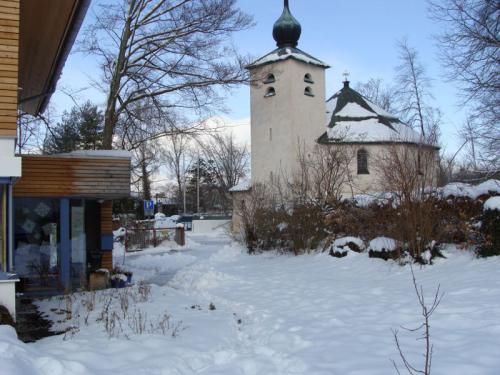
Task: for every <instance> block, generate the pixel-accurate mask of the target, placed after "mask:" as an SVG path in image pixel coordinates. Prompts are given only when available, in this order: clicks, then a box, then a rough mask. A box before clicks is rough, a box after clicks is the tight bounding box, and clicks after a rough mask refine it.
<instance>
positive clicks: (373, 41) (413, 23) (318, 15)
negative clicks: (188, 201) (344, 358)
mask: <svg viewBox="0 0 500 375" xmlns="http://www.w3.org/2000/svg"><path fill="white" fill-rule="evenodd" d="M96 3H97V1H95V0H94V5H95V4H96ZM238 3H239V6H240V7H241V8H242V9H243V10H244V11H246V12H247V13H249V14H251V15H253V17H254V19H255V22H256V25H255V26H254V27H253V28H252V29H250V30H246V31H243V32H240V33H238V34H236V35H234V43H235V45H236V46H238V48H239V50H240V52H241V53H245V54H250V55H253V56H255V57H259V56H262V55H264V54H266V53H267V52H270V51H271V50H273V49H274V48H275V43H274V40H273V38H272V26H273V24H274V22H275V21H276V19H277V18H278V17H279V16H280V14H281V11H282V9H283V1H282V0H239V1H238ZM290 7H291V11H292V13H293V14H294V16H295V17H296V18H297V19H298V20H299V21H300V23H301V24H302V36H301V39H300V42H299V48H301V49H302V50H304V51H305V52H307V53H309V54H311V55H313V56H315V57H317V58H319V59H321V60H323V61H325V62H327V63H328V64H330V65H331V68H330V69H329V70H328V71H327V73H326V76H327V86H326V87H327V89H326V90H327V92H326V95H327V97H329V96H330V95H332V94H333V93H335V92H336V91H337V90H338V89H339V88H340V87H341V81H342V79H343V77H342V73H343V72H344V71H345V70H348V71H349V72H350V80H351V81H352V82H353V83H354V84H355V83H356V82H358V81H366V80H368V79H370V78H381V79H383V80H384V81H386V82H388V83H389V82H391V81H392V80H393V78H394V75H395V71H394V68H395V66H397V65H398V57H397V56H398V52H397V49H396V42H397V40H399V39H401V38H403V37H406V38H407V39H408V41H409V43H410V45H411V46H413V47H414V48H416V49H417V50H418V51H419V53H420V59H421V61H422V63H423V64H424V66H425V67H426V69H427V72H428V75H429V76H430V77H431V78H432V79H433V89H432V92H433V94H434V96H435V103H433V104H434V106H436V107H439V108H440V109H441V110H442V111H443V113H444V126H443V128H442V133H443V137H442V143H443V146H444V149H445V150H446V151H447V152H449V153H452V152H453V151H454V150H455V149H456V148H457V147H458V146H459V140H458V139H457V128H458V127H459V126H460V124H461V122H462V121H463V118H464V113H463V112H464V111H463V110H461V109H460V107H459V106H458V92H457V90H456V87H455V86H454V85H453V84H451V83H447V82H446V81H445V79H444V70H443V68H442V67H441V65H440V63H439V61H438V60H437V52H438V51H437V48H436V46H435V42H434V40H433V35H434V34H436V33H438V32H439V31H440V27H441V25H440V24H437V23H436V22H435V21H433V20H431V19H429V17H428V14H427V9H426V8H427V5H426V1H425V0H290ZM90 21H92V10H91V11H90V12H89V14H88V17H87V19H86V23H88V22H90ZM84 26H85V25H84ZM89 77H92V78H94V79H96V78H98V77H99V70H98V68H97V66H96V64H95V61H94V59H93V58H92V57H83V56H82V55H80V54H76V53H75V54H72V55H71V56H70V58H69V59H68V61H67V63H66V66H65V69H64V72H63V76H62V77H61V80H60V82H59V86H58V87H59V88H66V90H70V91H75V90H80V89H82V88H86V87H89V86H90V84H89V82H90V80H89ZM77 99H78V100H86V99H91V100H92V101H94V102H95V103H97V104H103V103H104V97H103V95H102V94H101V93H99V92H98V91H96V90H94V89H86V90H84V91H80V92H79V94H78V95H77ZM249 103H250V98H249V89H248V87H240V88H238V89H235V90H234V91H233V92H232V93H231V95H229V96H228V99H227V107H228V108H229V109H230V113H229V117H231V118H234V119H241V118H246V117H249V116H250V113H249V112H250V106H249ZM52 104H53V107H54V108H55V112H54V113H55V115H56V117H57V115H58V114H60V113H61V112H62V111H63V110H64V109H69V108H71V106H72V105H73V102H72V100H71V99H70V98H69V97H68V96H67V95H65V94H63V93H61V92H58V93H56V94H55V95H54V97H53V100H52Z"/></svg>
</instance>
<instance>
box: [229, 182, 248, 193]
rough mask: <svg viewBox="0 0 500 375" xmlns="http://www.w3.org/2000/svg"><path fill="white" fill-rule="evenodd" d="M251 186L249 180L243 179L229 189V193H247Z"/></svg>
mask: <svg viewBox="0 0 500 375" xmlns="http://www.w3.org/2000/svg"><path fill="white" fill-rule="evenodd" d="M251 186H252V184H251V181H250V179H244V180H241V181H240V182H239V184H238V185H236V186H233V187H232V188H231V189H229V192H230V193H238V192H241V191H248V190H250V188H251Z"/></svg>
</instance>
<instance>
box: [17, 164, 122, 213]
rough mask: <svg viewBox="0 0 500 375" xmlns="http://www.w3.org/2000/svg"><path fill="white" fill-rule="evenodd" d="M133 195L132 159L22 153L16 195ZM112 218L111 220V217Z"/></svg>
mask: <svg viewBox="0 0 500 375" xmlns="http://www.w3.org/2000/svg"><path fill="white" fill-rule="evenodd" d="M129 195H130V159H127V158H100V157H73V156H60V155H55V156H23V164H22V177H21V178H20V179H19V181H18V182H17V183H16V184H15V185H14V196H16V197H77V198H94V199H116V198H124V197H128V196H129ZM110 221H111V219H110Z"/></svg>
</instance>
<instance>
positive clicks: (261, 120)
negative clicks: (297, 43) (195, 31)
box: [250, 59, 326, 183]
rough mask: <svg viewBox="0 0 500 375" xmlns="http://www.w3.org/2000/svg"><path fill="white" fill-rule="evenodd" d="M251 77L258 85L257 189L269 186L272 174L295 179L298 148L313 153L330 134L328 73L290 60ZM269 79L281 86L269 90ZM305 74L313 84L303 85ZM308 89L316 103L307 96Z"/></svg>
mask: <svg viewBox="0 0 500 375" xmlns="http://www.w3.org/2000/svg"><path fill="white" fill-rule="evenodd" d="M251 73H252V80H254V81H255V82H256V83H255V84H252V86H251V90H250V93H251V115H252V118H251V137H252V183H256V182H264V181H267V180H269V178H270V174H271V172H272V173H273V175H275V176H276V175H279V174H285V175H286V176H290V175H291V172H292V171H293V170H294V169H295V168H296V166H297V157H298V149H299V144H300V145H301V147H302V146H305V147H306V148H311V147H313V145H314V144H315V141H316V139H317V138H319V137H320V136H321V135H322V134H323V133H324V131H325V111H326V106H325V70H324V68H321V67H318V66H315V65H310V64H307V63H305V62H300V61H296V60H292V59H288V60H284V61H278V62H275V63H272V64H268V65H264V66H262V67H259V68H256V69H254V70H252V72H251ZM270 73H272V74H274V76H275V78H276V82H274V83H270V84H264V83H263V81H264V80H265V78H266V77H267V75H268V74H270ZM306 73H309V74H310V75H311V77H312V79H313V81H314V84H311V83H306V82H304V76H305V74H306ZM308 86H309V87H311V88H312V90H313V94H314V97H311V96H306V95H304V90H305V88H306V87H308ZM269 87H274V89H275V90H276V95H275V96H272V97H265V94H266V92H267V89H268V88H269ZM270 129H272V130H270ZM271 131H272V136H271V134H270V132H271Z"/></svg>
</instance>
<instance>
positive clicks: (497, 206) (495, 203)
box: [484, 197, 500, 211]
mask: <svg viewBox="0 0 500 375" xmlns="http://www.w3.org/2000/svg"><path fill="white" fill-rule="evenodd" d="M484 210H485V211H488V210H491V211H493V210H497V211H500V197H491V198H489V199H488V200H487V201H486V202H484Z"/></svg>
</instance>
